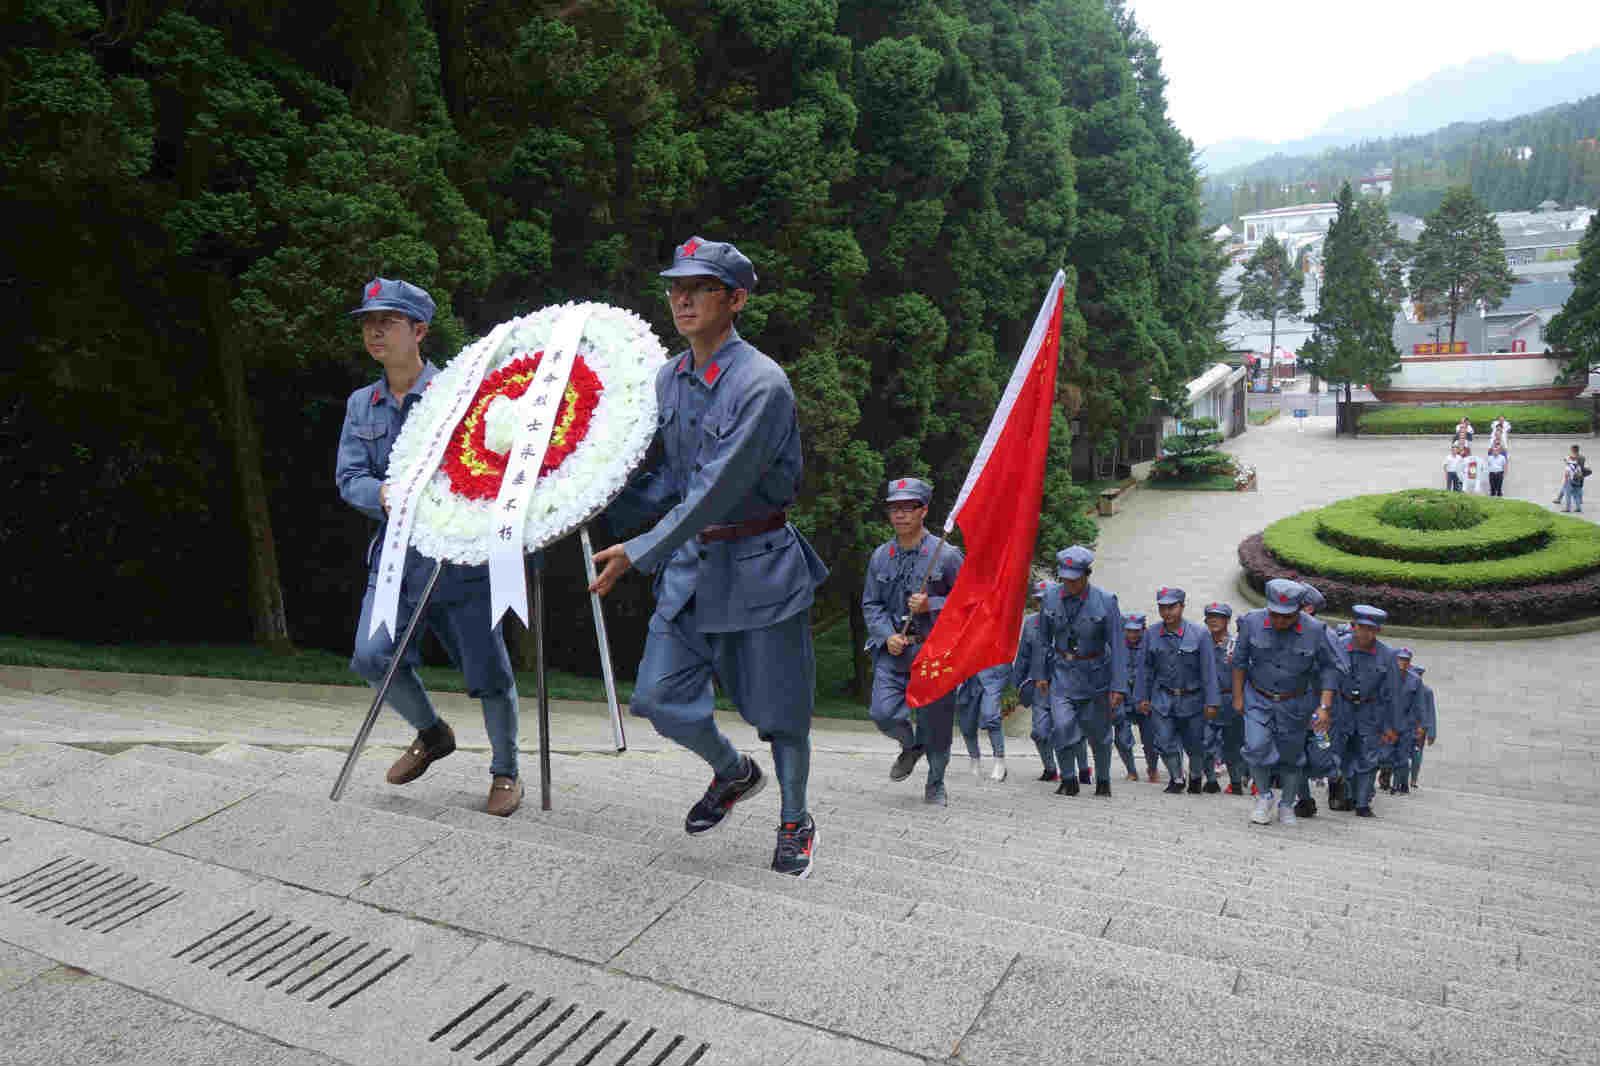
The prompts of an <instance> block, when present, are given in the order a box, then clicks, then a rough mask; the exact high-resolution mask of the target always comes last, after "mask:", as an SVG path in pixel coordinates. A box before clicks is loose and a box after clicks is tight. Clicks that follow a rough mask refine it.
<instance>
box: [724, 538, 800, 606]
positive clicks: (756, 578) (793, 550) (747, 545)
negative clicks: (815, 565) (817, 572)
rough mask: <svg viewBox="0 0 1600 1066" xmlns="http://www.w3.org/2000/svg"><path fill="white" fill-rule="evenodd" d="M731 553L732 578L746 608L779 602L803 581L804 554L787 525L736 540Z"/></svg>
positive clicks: (791, 593)
mask: <svg viewBox="0 0 1600 1066" xmlns="http://www.w3.org/2000/svg"><path fill="white" fill-rule="evenodd" d="M732 555H733V577H734V580H735V581H736V582H738V588H739V597H740V599H741V600H743V602H744V605H745V606H746V607H750V608H756V607H768V606H771V605H772V604H775V603H782V602H783V601H785V600H787V599H789V597H791V596H793V595H794V594H795V593H796V592H797V591H799V590H800V588H801V587H802V585H803V584H804V581H803V579H804V577H805V575H806V572H807V571H806V561H805V553H804V552H802V551H801V550H800V545H799V543H798V542H797V541H796V540H795V536H794V530H793V529H790V528H788V527H787V526H785V527H784V528H783V529H781V530H777V531H775V532H773V533H763V534H761V535H759V536H755V537H749V538H746V539H745V540H743V541H740V542H738V543H736V544H735V545H734V546H733V548H732Z"/></svg>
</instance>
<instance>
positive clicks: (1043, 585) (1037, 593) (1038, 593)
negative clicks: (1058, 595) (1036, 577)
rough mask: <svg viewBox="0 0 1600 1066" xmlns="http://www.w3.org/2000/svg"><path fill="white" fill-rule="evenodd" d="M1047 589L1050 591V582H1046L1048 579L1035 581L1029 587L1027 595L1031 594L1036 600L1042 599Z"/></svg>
mask: <svg viewBox="0 0 1600 1066" xmlns="http://www.w3.org/2000/svg"><path fill="white" fill-rule="evenodd" d="M1049 591H1050V582H1048V581H1035V582H1034V583H1033V585H1032V587H1030V588H1029V590H1028V595H1030V596H1032V597H1033V598H1034V599H1036V600H1042V599H1044V594H1045V593H1046V592H1049Z"/></svg>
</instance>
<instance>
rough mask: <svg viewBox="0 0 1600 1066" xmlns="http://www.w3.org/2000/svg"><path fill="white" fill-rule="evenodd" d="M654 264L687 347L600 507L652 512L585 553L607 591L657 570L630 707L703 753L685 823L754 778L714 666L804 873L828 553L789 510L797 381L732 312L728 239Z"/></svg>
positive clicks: (796, 441)
mask: <svg viewBox="0 0 1600 1066" xmlns="http://www.w3.org/2000/svg"><path fill="white" fill-rule="evenodd" d="M661 274H662V276H663V277H665V278H669V279H670V287H669V288H668V290H667V298H668V300H669V301H670V302H671V306H672V317H673V321H674V322H675V324H676V325H677V327H678V332H679V333H681V334H682V335H683V336H684V338H685V339H687V340H688V341H689V348H690V350H689V351H687V352H685V353H683V354H682V355H680V356H678V357H676V358H675V359H673V360H672V361H671V362H669V363H667V364H666V365H665V366H663V367H662V368H661V370H660V372H659V373H657V375H656V402H657V427H656V442H657V444H659V445H660V448H659V449H658V452H659V461H657V462H655V463H653V464H652V465H651V466H649V467H647V468H646V469H645V470H643V471H641V472H640V473H639V474H638V475H636V476H635V478H634V479H633V480H632V481H631V482H630V484H629V487H628V489H627V490H626V491H625V492H624V493H623V494H622V496H621V497H620V498H619V499H618V500H617V501H616V503H615V504H614V505H613V507H612V508H611V509H610V511H609V512H608V515H607V517H608V519H609V521H610V523H611V524H612V526H613V527H623V528H636V527H637V525H639V524H643V523H645V522H652V523H653V525H651V526H650V528H648V529H647V530H645V532H643V533H640V534H639V535H637V536H635V537H633V538H632V539H631V540H628V541H625V542H623V543H621V544H614V545H612V546H611V547H609V548H605V549H603V550H601V551H600V552H597V553H596V554H595V557H594V558H595V564H596V565H597V566H598V567H599V568H600V574H599V576H598V577H597V578H596V579H595V582H594V584H593V585H592V586H591V588H592V589H593V590H594V591H595V592H598V593H600V594H601V595H604V594H606V593H607V592H610V591H611V589H612V588H613V587H614V586H615V584H616V582H617V580H618V579H619V578H621V577H622V575H623V574H625V573H626V572H627V571H628V570H629V569H630V568H631V567H638V568H639V569H640V570H644V571H648V572H652V573H653V574H654V575H655V579H654V586H655V594H656V609H655V613H654V614H652V615H651V617H650V626H649V633H648V636H647V637H646V639H645V647H644V658H643V659H642V660H641V661H640V663H639V679H638V683H637V685H636V686H635V688H634V694H633V700H632V702H631V703H630V705H629V710H631V711H632V713H634V714H637V715H640V716H642V717H644V718H647V719H649V721H650V724H651V725H653V726H654V727H655V729H656V731H657V732H658V733H660V734H661V735H662V736H664V737H668V738H670V739H672V740H675V741H677V742H678V743H679V744H682V745H683V746H684V747H686V748H688V749H689V750H690V751H692V752H694V753H695V754H697V755H699V756H700V757H701V758H703V759H705V760H706V762H707V763H709V764H710V766H711V770H712V774H713V776H712V779H711V784H710V786H709V787H708V788H707V789H706V793H705V795H704V796H703V797H701V799H700V801H699V802H698V803H696V804H695V805H694V806H693V807H692V808H691V809H690V810H689V813H688V816H687V817H686V818H685V819H684V829H685V830H686V831H687V832H689V833H703V832H706V831H708V830H710V829H714V828H716V827H717V826H718V825H720V824H722V821H723V819H724V818H725V817H726V816H727V813H728V811H730V810H731V809H732V808H733V806H734V804H736V803H738V802H740V801H741V800H746V799H749V798H750V797H751V796H753V795H755V794H756V793H757V792H759V791H760V790H761V788H762V785H763V784H764V781H765V778H764V777H763V776H762V773H761V768H760V767H759V766H758V765H757V764H756V762H755V760H754V759H751V758H749V757H747V756H745V755H741V754H740V753H739V751H738V749H737V748H735V747H734V746H733V743H732V742H731V741H730V740H729V739H728V738H727V736H725V735H724V734H723V733H722V731H721V730H720V729H718V728H717V725H716V721H715V720H714V719H713V718H712V714H711V711H712V687H711V681H712V677H713V676H715V677H716V679H717V680H718V681H720V682H721V684H722V689H723V691H724V692H726V693H727V694H728V697H729V699H731V700H732V701H733V704H734V706H735V707H737V708H738V710H739V713H740V715H741V716H743V718H744V720H745V721H747V722H749V723H750V724H751V725H752V726H754V727H755V729H756V734H757V735H758V736H759V737H761V739H762V740H765V741H767V742H768V743H769V744H770V745H771V746H772V761H773V767H774V770H775V772H776V773H777V777H778V785H779V788H780V789H781V790H782V794H783V795H782V805H781V809H780V815H779V824H778V843H777V847H776V848H775V849H774V851H773V857H772V868H773V870H775V871H777V872H778V873H783V874H788V875H791V876H795V877H805V876H807V875H808V874H809V873H810V872H811V860H812V855H813V853H814V848H815V844H816V824H815V823H814V822H813V821H812V818H811V815H810V814H809V813H808V812H807V810H806V783H807V780H808V778H809V776H810V769H811V712H812V705H813V702H814V699H815V694H816V663H815V660H814V658H813V654H812V649H811V619H810V608H811V602H812V597H813V595H814V593H815V590H816V587H817V586H818V585H819V584H821V583H822V581H823V579H824V578H825V577H827V575H828V568H827V567H826V566H824V565H823V564H822V560H821V559H818V558H817V554H816V552H814V551H812V550H811V545H810V544H808V543H806V540H805V538H804V537H802V536H801V535H800V533H799V531H798V530H796V529H795V528H794V526H793V525H791V524H790V523H789V520H788V514H787V508H788V506H789V504H791V503H792V502H793V501H794V498H795V495H796V493H797V492H798V491H799V488H800V474H801V466H802V458H801V448H800V424H799V421H798V419H797V418H796V414H795V402H794V392H793V390H792V389H791V388H790V387H789V379H788V377H787V376H786V375H785V374H784V372H783V369H782V368H781V367H779V366H778V364H777V363H775V362H773V361H772V360H771V359H769V358H767V357H766V356H765V355H763V354H762V353H761V352H759V351H757V350H756V349H755V348H754V347H753V346H751V345H750V344H748V343H746V342H745V341H744V340H743V339H742V338H741V337H740V336H739V333H738V330H736V329H735V328H734V319H735V317H736V316H737V315H738V313H739V311H741V310H742V309H743V308H744V305H745V301H746V299H747V298H748V297H749V295H750V291H751V290H752V289H754V288H755V285H756V272H755V268H754V267H753V266H752V265H751V263H750V260H749V259H747V258H745V256H744V255H743V254H742V253H741V252H740V251H739V250H738V249H737V248H735V247H734V246H733V245H731V244H724V243H719V242H714V241H706V240H702V239H701V238H699V237H694V238H691V239H690V240H688V241H685V242H684V243H683V244H681V245H679V246H678V248H677V250H676V251H675V252H674V254H673V259H672V266H671V267H670V268H668V269H667V270H664V271H662V272H661Z"/></svg>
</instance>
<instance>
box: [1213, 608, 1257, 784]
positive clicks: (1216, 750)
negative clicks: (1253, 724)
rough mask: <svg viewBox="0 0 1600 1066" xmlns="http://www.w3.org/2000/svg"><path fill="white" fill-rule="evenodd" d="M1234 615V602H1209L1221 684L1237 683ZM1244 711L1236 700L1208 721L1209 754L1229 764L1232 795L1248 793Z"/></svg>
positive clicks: (1226, 764)
mask: <svg viewBox="0 0 1600 1066" xmlns="http://www.w3.org/2000/svg"><path fill="white" fill-rule="evenodd" d="M1232 619H1233V607H1232V606H1231V605H1230V604H1226V603H1218V602H1216V601H1214V600H1213V601H1212V602H1211V603H1208V604H1206V609H1205V622H1206V630H1207V631H1208V632H1209V633H1210V634H1211V642H1212V643H1211V653H1212V656H1213V658H1215V660H1216V663H1217V684H1219V685H1222V686H1225V687H1231V686H1232V684H1233V643H1234V638H1233V637H1232V636H1230V635H1229V633H1228V624H1229V622H1230V621H1231V620H1232ZM1243 748H1244V715H1242V714H1240V713H1239V712H1238V711H1235V710H1234V709H1233V701H1232V700H1229V701H1228V706H1227V707H1225V708H1223V709H1222V710H1221V712H1220V713H1219V714H1218V716H1217V717H1216V718H1215V719H1213V720H1211V721H1209V722H1207V723H1206V754H1207V757H1212V756H1215V757H1216V758H1220V759H1221V760H1222V764H1223V765H1224V766H1226V767H1227V768H1228V795H1230V796H1242V795H1244V793H1245V787H1244V779H1245V775H1246V774H1247V772H1248V771H1246V769H1245V765H1244V752H1243Z"/></svg>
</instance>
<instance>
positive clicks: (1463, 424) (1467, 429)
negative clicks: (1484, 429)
mask: <svg viewBox="0 0 1600 1066" xmlns="http://www.w3.org/2000/svg"><path fill="white" fill-rule="evenodd" d="M1456 436H1457V437H1460V438H1462V439H1464V440H1466V441H1467V442H1468V443H1469V444H1470V443H1471V442H1472V423H1471V422H1469V421H1467V416H1466V415H1462V416H1461V421H1459V422H1457V423H1456Z"/></svg>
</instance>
